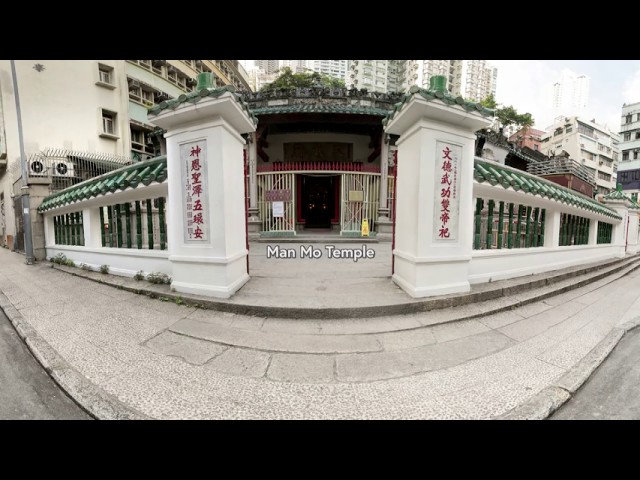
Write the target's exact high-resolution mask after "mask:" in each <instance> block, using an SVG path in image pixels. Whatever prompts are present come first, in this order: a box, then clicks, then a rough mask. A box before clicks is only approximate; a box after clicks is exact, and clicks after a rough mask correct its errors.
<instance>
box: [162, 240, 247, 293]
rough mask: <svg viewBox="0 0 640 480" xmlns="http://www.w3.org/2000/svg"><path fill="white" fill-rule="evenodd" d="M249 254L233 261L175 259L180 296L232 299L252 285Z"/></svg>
mask: <svg viewBox="0 0 640 480" xmlns="http://www.w3.org/2000/svg"><path fill="white" fill-rule="evenodd" d="M247 254H248V253H247V252H246V251H245V252H243V253H241V254H238V255H234V256H232V257H229V258H213V257H210V258H206V257H205V258H202V257H200V258H198V257H194V258H189V257H176V256H171V257H169V260H170V261H171V264H172V267H173V281H172V282H171V288H173V289H174V290H175V291H176V292H180V293H190V294H193V295H204V296H210V297H217V298H230V297H231V296H232V295H233V294H234V293H235V292H237V291H238V290H240V288H241V287H242V286H243V285H244V284H245V283H247V282H248V281H249V275H248V274H247Z"/></svg>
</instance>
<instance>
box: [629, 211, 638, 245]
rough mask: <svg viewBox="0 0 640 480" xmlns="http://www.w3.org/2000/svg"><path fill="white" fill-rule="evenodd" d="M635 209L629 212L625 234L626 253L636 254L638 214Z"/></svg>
mask: <svg viewBox="0 0 640 480" xmlns="http://www.w3.org/2000/svg"><path fill="white" fill-rule="evenodd" d="M639 213H640V212H639V211H638V210H636V209H631V210H629V232H628V234H627V253H637V252H638V249H639V246H638V214H639Z"/></svg>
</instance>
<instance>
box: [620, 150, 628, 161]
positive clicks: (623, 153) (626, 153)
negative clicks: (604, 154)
mask: <svg viewBox="0 0 640 480" xmlns="http://www.w3.org/2000/svg"><path fill="white" fill-rule="evenodd" d="M626 160H629V151H628V150H627V151H625V152H622V161H623V162H624V161H626Z"/></svg>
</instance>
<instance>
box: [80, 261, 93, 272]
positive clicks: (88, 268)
mask: <svg viewBox="0 0 640 480" xmlns="http://www.w3.org/2000/svg"><path fill="white" fill-rule="evenodd" d="M80 268H81V269H82V270H86V271H87V272H90V271H91V267H90V266H89V265H87V264H86V263H81V264H80Z"/></svg>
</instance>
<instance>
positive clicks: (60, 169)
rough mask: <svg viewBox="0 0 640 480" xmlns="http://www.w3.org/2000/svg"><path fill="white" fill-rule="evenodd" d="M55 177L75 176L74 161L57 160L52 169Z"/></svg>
mask: <svg viewBox="0 0 640 480" xmlns="http://www.w3.org/2000/svg"><path fill="white" fill-rule="evenodd" d="M51 172H52V174H53V176H54V177H74V176H75V175H74V171H73V163H71V162H64V161H62V160H55V161H54V162H53V168H52V170H51Z"/></svg>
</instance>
